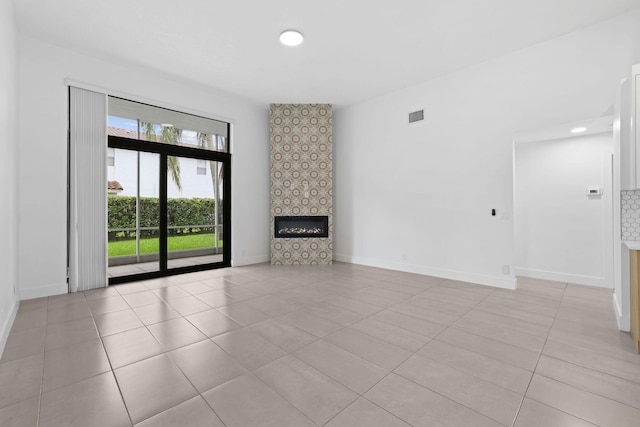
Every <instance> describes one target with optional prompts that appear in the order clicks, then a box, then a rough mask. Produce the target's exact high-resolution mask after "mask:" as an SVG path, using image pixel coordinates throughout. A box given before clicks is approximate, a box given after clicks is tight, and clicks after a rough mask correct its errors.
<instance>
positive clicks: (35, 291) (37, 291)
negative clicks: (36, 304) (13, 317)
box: [20, 283, 69, 300]
mask: <svg viewBox="0 0 640 427" xmlns="http://www.w3.org/2000/svg"><path fill="white" fill-rule="evenodd" d="M68 292H69V286H68V285H67V284H66V283H52V284H50V285H44V286H38V287H37V288H28V289H20V300H27V299H34V298H42V297H49V296H52V295H61V294H66V293H68Z"/></svg>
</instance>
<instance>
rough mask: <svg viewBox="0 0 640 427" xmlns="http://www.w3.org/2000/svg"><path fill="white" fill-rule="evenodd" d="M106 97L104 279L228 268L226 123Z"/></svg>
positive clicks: (111, 280)
mask: <svg viewBox="0 0 640 427" xmlns="http://www.w3.org/2000/svg"><path fill="white" fill-rule="evenodd" d="M109 102H110V104H109V106H110V110H109V131H108V135H109V136H108V147H109V148H108V152H107V175H108V193H109V197H108V230H107V233H108V249H109V267H108V273H109V283H110V284H115V283H123V282H126V281H131V280H140V279H144V278H152V277H161V276H165V275H171V274H178V273H183V272H191V271H198V270H203V269H208V268H216V267H225V266H229V265H230V261H231V260H230V258H231V251H230V239H229V237H230V221H229V219H230V204H231V203H230V202H231V200H230V196H231V191H230V179H229V178H230V166H231V165H230V163H231V162H230V160H231V157H230V154H229V153H228V124H226V123H224V126H222V125H221V123H222V122H217V121H213V120H211V119H203V118H200V117H196V116H188V117H186V118H185V117H183V116H185V115H184V113H177V112H174V111H170V110H163V109H158V108H157V107H150V106H145V105H144V104H137V103H131V102H130V101H124V100H120V99H117V98H110V99H109ZM112 107H113V108H112ZM149 108H151V110H150V111H151V112H149V111H148V109H149ZM114 112H115V114H114ZM149 119H155V120H154V121H155V122H156V123H154V122H152V121H150V120H149ZM160 120H162V121H161V122H160ZM157 122H160V123H157ZM171 122H176V123H180V124H181V125H182V127H177V126H176V125H174V124H173V123H171ZM210 122H211V123H210ZM187 126H190V127H192V129H195V130H192V129H189V128H188V127H187Z"/></svg>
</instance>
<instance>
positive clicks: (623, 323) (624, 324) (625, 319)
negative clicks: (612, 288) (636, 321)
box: [613, 293, 631, 332]
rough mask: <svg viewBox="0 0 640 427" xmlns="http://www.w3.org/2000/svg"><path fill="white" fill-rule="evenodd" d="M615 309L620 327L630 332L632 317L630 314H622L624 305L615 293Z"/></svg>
mask: <svg viewBox="0 0 640 427" xmlns="http://www.w3.org/2000/svg"><path fill="white" fill-rule="evenodd" d="M613 310H614V311H615V314H616V322H618V329H620V330H621V331H625V332H629V331H630V330H631V319H629V316H623V315H622V305H621V304H620V302H619V301H618V297H617V296H616V294H615V293H614V294H613Z"/></svg>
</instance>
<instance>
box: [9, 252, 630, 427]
mask: <svg viewBox="0 0 640 427" xmlns="http://www.w3.org/2000/svg"><path fill="white" fill-rule="evenodd" d="M0 425H2V426H40V427H51V426H65V427H68V426H83V427H93V426H114V427H115V426H132V425H135V426H140V427H151V426H227V427H235V426H238V427H251V426H274V427H276V426H277V427H286V426H294V427H304V426H329V427H358V426H362V427H365V426H366V427H375V426H382V427H396V426H398V427H399V426H405V427H406V426H442V427H456V426H461V427H498V426H517V427H528V426H535V427H540V426H543V427H584V426H615V427H625V426H629V427H630V426H635V427H637V426H640V357H639V356H638V355H637V354H636V353H635V352H634V351H633V348H632V344H631V340H630V337H629V335H628V334H626V333H621V332H618V331H617V329H616V325H615V321H614V316H613V313H612V301H611V293H610V292H608V291H604V290H600V289H594V288H589V287H582V286H576V285H571V284H565V283H555V282H546V281H539V280H531V279H521V280H520V288H519V290H517V291H515V292H514V291H507V290H500V289H494V288H490V287H485V286H478V285H471V284H466V283H461V282H455V281H448V280H442V279H438V278H434V277H425V276H417V275H412V274H405V273H399V272H393V271H388V270H381V269H375V268H368V267H362V266H356V265H349V264H340V263H338V264H334V265H333V266H324V267H275V266H269V265H256V266H248V267H241V268H230V269H224V270H214V271H209V272H202V273H193V274H189V275H183V276H174V277H171V278H166V279H161V280H153V281H147V282H138V283H133V284H128V285H120V286H114V287H110V288H108V289H103V290H96V291H91V292H85V293H77V294H71V295H64V296H56V297H50V298H48V299H47V298H45V299H39V300H30V301H24V302H22V303H21V305H20V309H19V312H18V315H17V318H16V321H15V323H14V325H13V329H12V332H11V335H10V337H9V340H8V343H7V346H6V349H5V352H4V355H3V358H2V359H1V361H0Z"/></svg>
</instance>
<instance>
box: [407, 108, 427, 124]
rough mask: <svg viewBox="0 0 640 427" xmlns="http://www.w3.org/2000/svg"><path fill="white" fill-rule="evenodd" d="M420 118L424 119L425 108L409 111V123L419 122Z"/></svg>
mask: <svg viewBox="0 0 640 427" xmlns="http://www.w3.org/2000/svg"><path fill="white" fill-rule="evenodd" d="M420 120H424V110H418V111H414V112H413V113H409V123H413V122H419V121H420Z"/></svg>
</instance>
